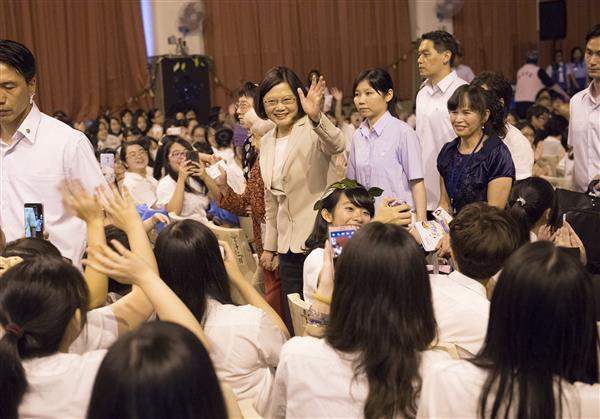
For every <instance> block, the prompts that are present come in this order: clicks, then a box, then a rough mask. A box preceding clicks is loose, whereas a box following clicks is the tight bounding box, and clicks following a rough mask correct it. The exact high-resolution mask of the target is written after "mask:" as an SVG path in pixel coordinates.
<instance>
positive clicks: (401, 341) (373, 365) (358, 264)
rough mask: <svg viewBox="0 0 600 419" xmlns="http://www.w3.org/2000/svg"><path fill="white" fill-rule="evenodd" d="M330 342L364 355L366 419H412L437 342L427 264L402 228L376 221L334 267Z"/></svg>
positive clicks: (361, 361)
mask: <svg viewBox="0 0 600 419" xmlns="http://www.w3.org/2000/svg"><path fill="white" fill-rule="evenodd" d="M334 284H335V286H334V290H333V296H332V304H331V313H330V321H329V325H328V326H327V329H326V332H325V336H326V340H327V342H328V343H329V344H330V345H331V346H332V347H333V348H334V349H336V350H338V351H341V352H346V353H358V354H359V358H358V361H357V363H356V365H355V373H356V374H357V375H358V374H360V373H364V374H365V375H366V377H367V380H368V383H369V395H368V396H367V400H366V403H365V408H364V415H365V417H366V418H392V417H396V416H398V415H402V416H405V417H414V416H415V415H416V413H417V405H416V400H417V398H418V395H419V392H420V388H421V381H422V380H421V377H420V374H419V366H420V363H421V352H422V351H425V350H426V349H427V348H428V347H429V346H430V344H431V343H432V342H433V341H434V340H435V338H436V328H437V325H436V321H435V317H434V313H433V305H432V299H431V286H430V283H429V277H428V275H427V268H426V265H425V258H424V256H423V252H422V250H421V249H420V248H419V246H418V245H417V243H416V242H415V240H414V239H413V238H412V236H411V235H410V234H409V233H408V232H407V231H406V230H405V229H404V228H402V227H400V226H397V225H393V224H382V223H379V222H372V223H369V224H367V225H366V226H364V227H362V228H361V229H360V230H359V231H358V232H357V233H356V234H355V235H354V237H353V238H352V240H350V241H349V242H348V244H347V245H346V246H345V248H344V252H343V253H342V255H341V256H340V257H339V259H338V261H337V264H336V268H335V282H334Z"/></svg>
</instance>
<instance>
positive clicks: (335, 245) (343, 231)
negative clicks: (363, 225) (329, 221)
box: [329, 226, 356, 259]
mask: <svg viewBox="0 0 600 419" xmlns="http://www.w3.org/2000/svg"><path fill="white" fill-rule="evenodd" d="M354 233H356V227H352V226H342V227H329V243H331V250H332V251H333V259H336V258H337V257H339V256H340V255H341V254H342V250H343V249H344V246H346V244H347V243H348V242H349V241H350V239H351V238H352V236H354Z"/></svg>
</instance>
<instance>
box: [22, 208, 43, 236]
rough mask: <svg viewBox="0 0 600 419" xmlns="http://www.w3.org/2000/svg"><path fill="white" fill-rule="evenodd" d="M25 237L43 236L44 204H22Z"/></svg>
mask: <svg viewBox="0 0 600 419" xmlns="http://www.w3.org/2000/svg"><path fill="white" fill-rule="evenodd" d="M24 220H25V237H26V238H39V239H43V238H44V206H43V205H42V204H40V203H31V202H30V203H26V204H25V205H24Z"/></svg>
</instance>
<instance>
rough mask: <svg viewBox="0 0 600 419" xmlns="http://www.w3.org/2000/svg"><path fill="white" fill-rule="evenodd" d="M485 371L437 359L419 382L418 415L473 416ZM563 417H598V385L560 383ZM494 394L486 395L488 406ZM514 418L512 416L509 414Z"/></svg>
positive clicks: (456, 362) (422, 416) (470, 365)
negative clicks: (421, 383)
mask: <svg viewBox="0 0 600 419" xmlns="http://www.w3.org/2000/svg"><path fill="white" fill-rule="evenodd" d="M485 379H486V372H485V370H483V369H481V368H479V367H476V366H475V365H473V364H472V363H471V362H469V361H466V360H460V361H453V360H449V361H441V362H439V363H437V364H436V365H434V366H433V368H432V369H431V371H430V373H429V374H428V375H427V376H426V377H425V379H424V381H423V388H422V390H421V399H420V402H419V411H418V414H417V417H418V418H477V417H479V415H478V409H479V398H480V396H481V391H482V388H483V384H484V382H485ZM562 389H563V391H564V394H563V397H564V401H563V415H562V417H563V418H598V417H600V384H594V385H589V384H583V383H575V384H570V383H568V382H565V381H563V382H562ZM493 400H494V395H493V394H491V396H490V397H489V398H488V406H491V404H492V403H493ZM511 417H514V415H511Z"/></svg>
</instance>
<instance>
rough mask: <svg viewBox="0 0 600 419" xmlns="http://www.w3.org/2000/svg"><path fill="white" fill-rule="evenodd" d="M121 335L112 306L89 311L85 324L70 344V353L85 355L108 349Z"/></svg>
mask: <svg viewBox="0 0 600 419" xmlns="http://www.w3.org/2000/svg"><path fill="white" fill-rule="evenodd" d="M118 337H119V325H118V323H117V318H116V317H115V313H114V312H113V310H112V308H111V307H110V306H104V307H101V308H97V309H95V310H91V311H89V312H88V313H87V319H86V323H85V326H84V327H83V329H82V330H81V333H80V334H79V336H78V337H77V339H75V340H74V341H73V343H71V345H70V346H69V353H73V354H80V355H83V354H84V353H86V352H89V351H96V350H98V349H108V348H110V346H111V345H112V344H113V343H115V341H116V340H117V339H118Z"/></svg>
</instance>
